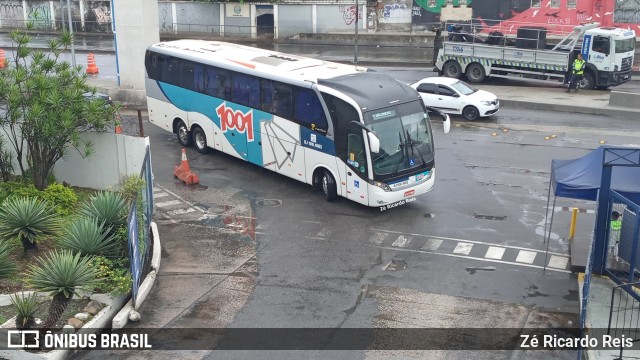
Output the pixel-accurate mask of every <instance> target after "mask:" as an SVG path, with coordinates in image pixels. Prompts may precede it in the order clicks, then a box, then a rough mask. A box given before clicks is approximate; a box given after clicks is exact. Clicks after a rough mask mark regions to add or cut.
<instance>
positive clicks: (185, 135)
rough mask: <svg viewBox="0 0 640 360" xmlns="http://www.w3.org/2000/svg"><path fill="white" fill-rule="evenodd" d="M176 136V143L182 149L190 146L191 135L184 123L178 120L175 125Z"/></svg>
mask: <svg viewBox="0 0 640 360" xmlns="http://www.w3.org/2000/svg"><path fill="white" fill-rule="evenodd" d="M176 135H178V142H179V143H180V145H182V146H184V147H189V146H191V134H189V129H188V128H187V125H186V124H185V123H184V121H182V120H180V121H178V123H177V124H176Z"/></svg>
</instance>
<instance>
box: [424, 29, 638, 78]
mask: <svg viewBox="0 0 640 360" xmlns="http://www.w3.org/2000/svg"><path fill="white" fill-rule="evenodd" d="M466 38H468V39H473V40H472V41H473V42H464V41H444V42H443V47H442V48H441V49H440V51H439V52H438V58H437V60H436V63H435V66H436V68H437V69H438V72H439V73H440V75H444V76H447V77H452V78H460V77H461V76H462V75H463V74H464V75H466V77H467V79H468V80H469V81H470V82H474V83H480V82H483V81H484V80H485V79H486V78H487V77H500V78H516V79H533V80H545V81H549V80H550V81H555V82H566V76H567V74H568V71H569V69H570V68H571V64H572V62H573V60H574V59H575V57H576V56H577V54H578V53H582V56H583V58H584V59H585V60H586V66H585V71H584V76H583V79H582V81H581V82H580V87H582V88H585V89H594V88H607V87H610V86H616V85H620V84H622V83H625V82H627V81H629V80H630V79H631V70H632V66H633V57H634V51H635V41H636V34H635V32H634V31H633V30H626V29H620V28H613V27H600V24H599V23H589V24H583V25H579V26H576V27H575V28H574V30H573V31H572V32H571V34H569V35H567V36H566V37H565V38H564V39H562V40H561V41H560V42H559V43H558V44H557V45H555V46H554V47H553V48H551V49H526V48H521V47H514V46H506V45H504V44H506V41H503V45H491V44H487V43H476V42H475V39H476V38H477V37H476V36H469V37H466ZM504 39H506V38H504Z"/></svg>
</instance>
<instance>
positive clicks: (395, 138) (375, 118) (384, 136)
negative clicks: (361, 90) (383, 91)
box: [365, 101, 433, 175]
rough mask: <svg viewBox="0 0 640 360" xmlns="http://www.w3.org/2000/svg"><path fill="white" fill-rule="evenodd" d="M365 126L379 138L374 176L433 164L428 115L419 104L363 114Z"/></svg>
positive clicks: (409, 104) (414, 103) (408, 104)
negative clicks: (378, 150)
mask: <svg viewBox="0 0 640 360" xmlns="http://www.w3.org/2000/svg"><path fill="white" fill-rule="evenodd" d="M365 121H366V123H367V127H368V128H369V129H371V130H372V131H373V132H375V134H376V135H377V136H378V138H379V139H380V152H378V153H372V154H371V157H372V159H373V173H374V174H375V175H389V174H394V173H397V172H399V171H403V170H408V169H411V168H414V167H419V166H423V165H424V164H427V163H429V162H431V161H433V142H432V141H431V127H430V124H429V121H428V115H427V113H426V112H425V111H424V108H423V107H422V104H421V103H420V102H419V101H413V102H410V103H406V104H401V105H396V106H390V107H387V108H383V109H378V110H375V111H370V112H367V113H365Z"/></svg>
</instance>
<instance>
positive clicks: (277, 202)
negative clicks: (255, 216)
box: [256, 199, 282, 207]
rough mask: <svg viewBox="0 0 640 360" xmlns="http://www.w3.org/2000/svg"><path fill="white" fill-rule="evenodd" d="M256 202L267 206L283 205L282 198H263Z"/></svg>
mask: <svg viewBox="0 0 640 360" xmlns="http://www.w3.org/2000/svg"><path fill="white" fill-rule="evenodd" d="M256 204H258V205H260V206H266V207H277V206H280V205H282V200H278V199H262V200H258V201H256Z"/></svg>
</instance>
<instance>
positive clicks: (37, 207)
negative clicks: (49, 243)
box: [0, 197, 60, 256]
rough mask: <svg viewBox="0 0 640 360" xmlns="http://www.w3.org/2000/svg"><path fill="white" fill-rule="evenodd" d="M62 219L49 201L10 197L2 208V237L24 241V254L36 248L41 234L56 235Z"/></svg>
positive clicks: (0, 218)
mask: <svg viewBox="0 0 640 360" xmlns="http://www.w3.org/2000/svg"><path fill="white" fill-rule="evenodd" d="M59 231H60V220H59V219H58V217H57V215H56V213H55V211H54V210H53V208H51V207H49V205H48V203H47V201H45V200H41V199H38V198H34V197H32V198H26V197H16V198H8V199H7V200H5V201H4V203H3V204H2V209H0V238H3V239H5V240H10V241H11V240H14V239H15V240H18V241H20V242H22V247H23V248H24V254H25V256H26V255H27V253H28V251H29V250H35V249H36V248H37V246H36V240H37V238H38V237H40V236H46V235H51V236H54V235H56V234H58V232H59Z"/></svg>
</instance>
